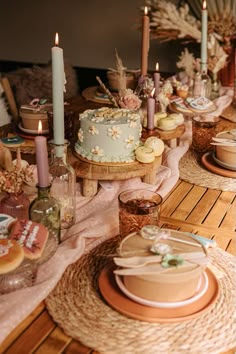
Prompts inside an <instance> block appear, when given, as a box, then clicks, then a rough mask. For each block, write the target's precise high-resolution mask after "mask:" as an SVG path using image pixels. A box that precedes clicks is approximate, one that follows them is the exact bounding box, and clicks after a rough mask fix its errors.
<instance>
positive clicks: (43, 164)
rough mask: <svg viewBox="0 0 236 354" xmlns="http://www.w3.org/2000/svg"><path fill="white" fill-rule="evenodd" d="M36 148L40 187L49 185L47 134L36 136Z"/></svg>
mask: <svg viewBox="0 0 236 354" xmlns="http://www.w3.org/2000/svg"><path fill="white" fill-rule="evenodd" d="M35 148H36V164H37V172H38V185H39V187H47V186H48V185H49V172H48V149H47V139H46V138H45V136H37V137H36V138H35Z"/></svg>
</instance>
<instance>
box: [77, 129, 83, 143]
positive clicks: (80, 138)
mask: <svg viewBox="0 0 236 354" xmlns="http://www.w3.org/2000/svg"><path fill="white" fill-rule="evenodd" d="M78 139H79V141H81V143H82V142H83V141H84V132H83V130H82V129H81V128H80V129H79V131H78Z"/></svg>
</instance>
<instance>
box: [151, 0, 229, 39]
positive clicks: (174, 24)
mask: <svg viewBox="0 0 236 354" xmlns="http://www.w3.org/2000/svg"><path fill="white" fill-rule="evenodd" d="M145 5H146V6H148V7H149V16H150V31H151V37H152V38H158V39H160V40H161V41H170V40H176V39H177V38H179V39H184V40H185V42H187V41H191V40H194V41H197V42H200V40H201V21H200V14H201V7H202V1H201V0H191V1H190V0H187V1H185V4H184V5H181V6H179V7H177V6H176V5H175V4H173V3H171V2H169V1H168V2H166V1H164V0H146V1H145ZM190 7H191V10H192V13H190ZM207 8H208V16H209V21H208V32H209V34H213V35H214V36H215V38H216V40H218V41H219V42H220V43H223V42H226V41H228V39H229V38H234V37H235V36H236V3H235V0H208V1H207Z"/></svg>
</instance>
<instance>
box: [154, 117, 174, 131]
mask: <svg viewBox="0 0 236 354" xmlns="http://www.w3.org/2000/svg"><path fill="white" fill-rule="evenodd" d="M177 125H178V124H177V123H176V121H175V119H174V118H169V117H167V118H163V119H161V120H159V122H158V128H159V129H161V130H173V129H175V128H176V127H177Z"/></svg>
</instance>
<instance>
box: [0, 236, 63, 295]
mask: <svg viewBox="0 0 236 354" xmlns="http://www.w3.org/2000/svg"><path fill="white" fill-rule="evenodd" d="M57 246H58V241H57V239H56V238H55V237H54V235H52V234H50V233H49V235H48V240H47V243H46V246H45V249H44V251H43V253H42V255H41V257H40V258H38V259H37V260H30V259H27V258H25V259H24V260H23V262H22V263H21V264H20V266H19V267H17V268H16V269H14V270H13V271H11V272H8V273H6V274H2V275H0V294H6V293H9V292H11V291H14V290H18V289H21V288H25V287H30V286H32V285H34V283H35V281H36V278H37V271H38V267H39V266H40V265H41V264H44V263H45V262H47V261H48V260H49V259H50V258H51V257H52V256H53V255H54V253H55V252H56V250H57Z"/></svg>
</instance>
